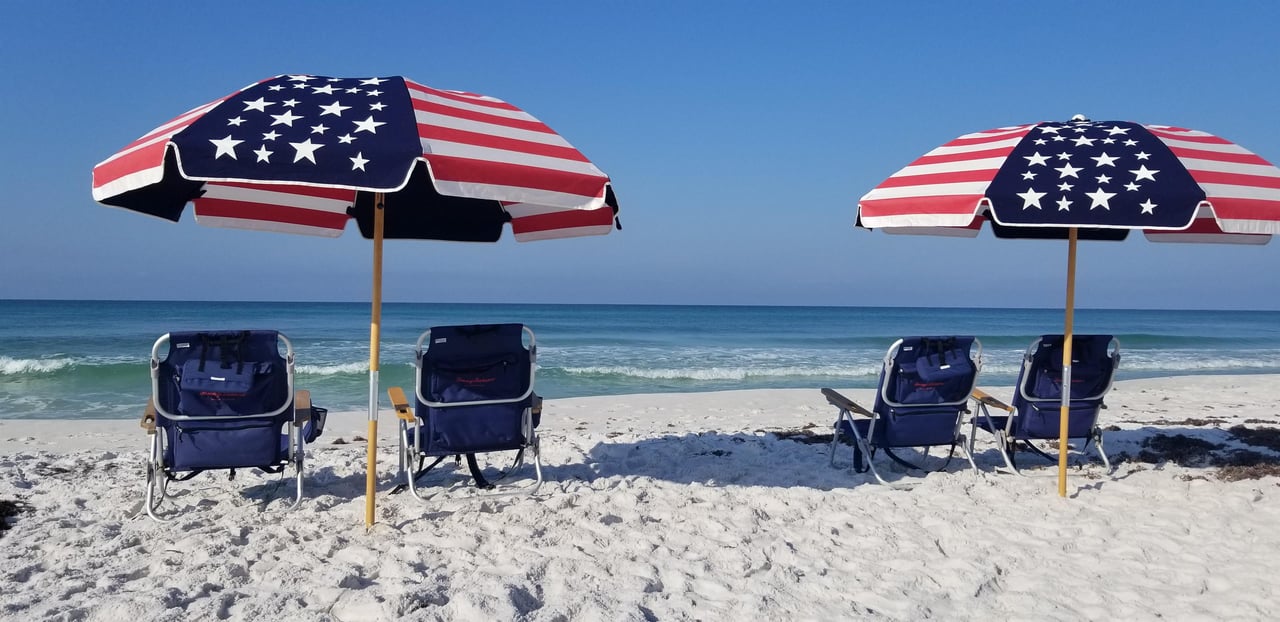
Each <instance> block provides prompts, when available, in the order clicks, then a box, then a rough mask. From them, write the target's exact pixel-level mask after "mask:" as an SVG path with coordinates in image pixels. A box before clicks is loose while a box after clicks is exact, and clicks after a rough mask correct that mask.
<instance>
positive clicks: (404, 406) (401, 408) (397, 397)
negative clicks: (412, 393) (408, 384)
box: [387, 387, 413, 422]
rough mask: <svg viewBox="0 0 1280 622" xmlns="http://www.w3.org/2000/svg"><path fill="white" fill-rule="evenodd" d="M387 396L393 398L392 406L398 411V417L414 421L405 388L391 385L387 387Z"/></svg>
mask: <svg viewBox="0 0 1280 622" xmlns="http://www.w3.org/2000/svg"><path fill="white" fill-rule="evenodd" d="M387 397H389V398H391V408H392V409H394V410H395V411H396V417H399V418H401V419H404V420H405V421H410V422H411V421H413V411H412V410H410V409H409V400H408V399H406V398H405V396H404V389H401V388H400V387H390V388H388V389H387Z"/></svg>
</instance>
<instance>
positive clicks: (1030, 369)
mask: <svg viewBox="0 0 1280 622" xmlns="http://www.w3.org/2000/svg"><path fill="white" fill-rule="evenodd" d="M1063 347H1064V339H1063V336H1062V335H1042V336H1041V337H1040V338H1039V339H1036V340H1035V341H1034V342H1032V343H1031V345H1030V346H1029V347H1028V348H1027V351H1026V353H1025V354H1024V355H1023V357H1022V366H1021V368H1020V369H1019V371H1018V380H1017V382H1016V383H1015V385H1014V394H1013V399H1012V400H1011V403H1009V404H1006V403H1005V402H1002V401H1000V400H999V399H997V398H995V397H993V396H992V395H991V394H989V393H987V392H985V391H983V390H981V389H974V391H973V395H972V398H973V402H974V406H975V411H976V414H975V416H974V417H973V418H972V420H971V426H970V428H971V432H970V435H969V436H970V449H971V450H972V444H973V441H974V438H973V437H974V436H976V432H977V430H983V431H985V432H987V433H989V434H991V435H993V436H994V437H995V440H996V444H997V447H998V448H999V449H1000V455H1001V457H1002V458H1003V459H1004V463H1005V466H1006V467H1008V468H1009V469H1010V470H1011V471H1013V472H1015V473H1019V474H1021V472H1020V471H1019V470H1018V467H1017V462H1016V460H1017V450H1018V449H1019V448H1024V449H1027V450H1029V451H1031V452H1032V453H1034V454H1037V455H1039V456H1041V457H1044V458H1046V459H1048V460H1053V461H1055V462H1056V461H1057V457H1055V456H1051V455H1049V454H1048V453H1047V452H1045V451H1044V450H1042V449H1040V448H1039V447H1037V446H1036V445H1035V442H1036V441H1057V440H1060V439H1061V429H1060V428H1061V418H1062V383H1063V376H1064V374H1063V367H1062V351H1063ZM1119 366H1120V342H1119V341H1118V340H1117V339H1116V338H1115V337H1113V336H1111V335H1075V336H1073V337H1072V346H1071V389H1070V395H1069V400H1070V401H1069V402H1068V408H1067V439H1068V440H1071V439H1077V440H1080V439H1083V443H1082V445H1081V446H1080V452H1084V451H1086V450H1087V449H1088V448H1089V445H1090V444H1092V445H1093V446H1094V448H1095V449H1096V451H1097V452H1098V456H1099V457H1100V458H1101V459H1102V463H1103V465H1104V467H1105V468H1106V469H1107V470H1108V471H1110V470H1111V461H1110V459H1108V458H1107V454H1106V451H1105V450H1104V449H1103V442H1102V427H1101V426H1100V425H1099V424H1098V417H1099V414H1100V412H1101V411H1102V409H1104V408H1106V404H1105V402H1104V400H1105V398H1106V395H1107V392H1108V391H1110V390H1111V385H1112V383H1113V382H1114V380H1115V373H1116V370H1117V369H1118V368H1119ZM992 409H995V410H996V411H999V412H998V413H997V414H992Z"/></svg>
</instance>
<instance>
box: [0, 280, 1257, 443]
mask: <svg viewBox="0 0 1280 622" xmlns="http://www.w3.org/2000/svg"><path fill="white" fill-rule="evenodd" d="M0 318H3V319H4V321H3V322H0V418H10V419H12V418H65V417H78V418H99V419H115V418H132V417H137V416H139V415H140V414H141V409H142V405H143V404H144V403H145V401H146V398H147V395H148V392H149V390H150V376H149V373H148V359H149V357H150V353H151V346H152V343H153V342H154V341H155V340H156V338H157V337H159V336H160V335H161V334H163V333H165V332H168V331H179V330H209V329H237V330H238V329H252V328H274V329H276V330H279V331H281V332H283V333H284V334H285V335H287V336H288V337H289V338H290V340H291V341H292V342H293V344H294V348H295V350H296V357H297V363H298V380H297V383H298V385H299V386H300V387H302V388H308V389H310V390H311V391H312V397H313V400H314V401H315V402H316V403H317V404H318V405H321V406H324V407H326V408H329V409H331V410H363V409H365V408H366V407H367V403H368V357H369V305H368V304H364V303H301V302H272V303H259V302H198V303H197V302H114V301H113V302H104V301H0ZM1062 320H1063V312H1062V310H1061V309H955V308H946V309H927V308H926V309H921V308H892V307H745V306H725V307H716V306H647V305H494V304H408V303H391V304H387V305H385V306H384V308H383V321H382V357H381V374H380V375H381V381H382V382H381V384H382V386H383V387H384V388H385V387H387V386H392V385H399V386H403V387H406V389H408V388H410V387H412V385H413V347H414V343H415V342H416V340H417V338H418V335H419V334H420V333H421V332H422V331H423V330H425V329H427V328H429V327H431V326H436V325H447V324H469V323H485V322H520V323H524V324H526V325H528V326H529V327H530V328H532V329H533V331H534V332H535V333H536V335H537V340H538V341H537V343H538V372H537V373H538V376H537V390H538V393H539V394H541V395H544V396H546V397H548V398H563V397H576V396H586V395H609V394H627V393H655V392H672V391H715V390H724V389H747V388H815V389H816V388H818V387H822V386H835V387H872V386H874V385H875V382H876V378H877V375H878V373H879V365H880V360H881V358H882V357H883V356H884V352H885V349H886V348H887V347H888V346H889V344H890V343H892V341H893V340H894V339H896V338H898V337H900V336H904V335H933V334H969V335H976V336H977V337H978V338H979V339H980V340H981V342H982V345H983V347H984V350H983V359H984V365H983V370H982V384H984V385H989V386H1005V385H1010V384H1012V383H1013V381H1014V379H1015V376H1016V374H1017V371H1018V366H1019V364H1020V360H1021V355H1022V353H1023V351H1025V350H1026V348H1027V346H1028V345H1029V344H1030V343H1031V341H1032V340H1034V339H1035V337H1036V336H1037V335H1040V334H1043V333H1059V332H1061V331H1062ZM1076 331H1077V332H1079V333H1090V332H1096V333H1110V334H1114V335H1116V336H1117V337H1118V338H1119V340H1120V344H1121V357H1122V358H1121V363H1120V371H1119V377H1120V378H1121V379H1128V378H1142V377H1153V376H1173V375H1186V374H1254V373H1259V374H1261V373H1280V312H1276V311H1151V310H1094V309H1082V310H1079V311H1078V312H1077V313H1076ZM815 395H817V394H816V392H815ZM383 406H384V407H385V406H386V400H385V393H384V397H383Z"/></svg>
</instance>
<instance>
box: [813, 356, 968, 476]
mask: <svg viewBox="0 0 1280 622" xmlns="http://www.w3.org/2000/svg"><path fill="white" fill-rule="evenodd" d="M904 341H905V339H898V340H897V341H895V342H893V344H892V345H890V346H889V349H888V350H886V351H885V355H884V359H883V361H882V367H881V371H882V374H881V381H880V382H879V387H878V388H877V392H878V393H879V397H880V399H881V400H882V401H883V402H884V404H885V405H887V406H889V407H890V408H910V407H912V406H920V404H904V403H900V402H897V401H894V400H893V399H892V398H891V397H890V396H889V383H888V382H887V380H888V378H889V373H890V370H891V368H892V366H893V365H894V359H895V357H897V355H898V349H899V348H901V347H902V344H903V342H904ZM973 345H974V347H976V348H977V351H976V352H974V353H973V354H972V355H971V356H970V359H971V360H972V361H973V363H974V374H973V385H972V386H970V387H969V391H966V392H965V393H964V395H965V397H964V398H963V399H959V400H951V401H947V402H937V403H931V404H928V406H960V405H963V404H965V403H966V402H967V401H968V399H969V398H968V394H969V393H970V392H971V391H972V390H973V387H974V386H977V382H978V374H979V373H980V372H981V370H982V342H981V341H979V340H978V339H977V338H976V337H975V338H974V339H973ZM822 394H823V395H824V396H826V398H827V403H829V404H831V405H832V406H835V407H836V408H837V409H839V411H840V414H839V415H838V416H837V417H836V421H835V423H834V424H832V434H831V446H830V448H829V449H828V451H827V461H828V463H829V464H830V465H831V466H833V467H835V466H837V465H836V446H837V445H839V444H840V440H841V438H842V437H843V436H844V432H845V431H846V430H850V431H852V432H853V441H854V443H856V444H857V449H858V450H859V451H860V452H861V455H862V456H863V457H864V459H865V460H866V465H867V468H868V469H870V471H871V475H872V476H873V477H875V479H876V481H877V482H880V483H881V484H884V485H885V486H889V487H891V488H903V486H900V485H897V484H894V483H891V482H889V481H887V480H885V479H884V477H883V476H881V475H880V471H879V470H878V469H876V466H875V460H873V458H874V456H875V450H876V449H880V447H877V446H875V445H873V444H872V443H871V441H870V439H874V438H875V433H876V426H877V425H878V424H880V419H881V416H880V415H879V414H877V413H876V412H874V411H873V410H868V409H866V408H864V407H862V406H860V405H858V404H857V403H855V402H854V401H853V400H850V399H849V398H847V397H845V396H843V395H841V394H840V393H839V392H837V391H835V390H834V389H822ZM968 413H969V411H968V410H967V409H964V408H960V409H958V410H957V412H956V424H955V430H954V434H953V437H954V440H953V442H952V451H954V450H955V449H956V448H959V449H960V451H961V453H963V454H964V456H965V458H966V459H967V460H968V461H969V467H970V469H971V470H972V471H973V472H974V473H975V474H976V473H978V472H979V471H978V465H977V464H976V463H974V461H973V454H972V453H971V452H970V451H969V448H970V445H971V444H972V443H970V442H969V441H967V439H966V438H965V435H964V432H963V429H964V416H965V415H966V414H968ZM855 414H856V415H860V416H862V417H866V418H868V419H870V423H868V425H867V433H866V435H865V436H863V434H862V433H861V432H859V431H858V426H857V425H855V424H854V421H855V419H854V415H855ZM846 421H847V422H848V425H847V426H845V425H842V424H843V423H844V422H846ZM883 449H884V450H885V455H887V456H889V458H890V459H892V460H893V461H894V462H897V463H899V464H901V465H903V466H905V467H907V468H910V469H916V470H924V469H922V468H921V467H919V466H918V465H915V464H912V463H910V462H907V461H906V460H903V459H901V458H899V457H898V456H896V455H894V454H893V452H892V450H891V448H889V447H883ZM857 453H858V452H855V458H854V460H853V462H851V463H850V465H849V468H850V469H852V470H854V471H855V472H862V469H860V468H859V465H858V459H857ZM928 456H929V447H925V449H924V457H925V458H928ZM950 461H951V457H950V456H949V457H948V458H947V462H948V463H950ZM944 468H945V466H944Z"/></svg>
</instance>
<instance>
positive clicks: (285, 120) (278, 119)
mask: <svg viewBox="0 0 1280 622" xmlns="http://www.w3.org/2000/svg"><path fill="white" fill-rule="evenodd" d="M271 118H272V119H275V121H272V122H271V125H281V124H284V125H287V126H289V127H293V122H294V121H297V120H298V119H301V118H302V117H300V116H298V115H295V114H293V111H292V110H286V111H284V114H273V115H271Z"/></svg>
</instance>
